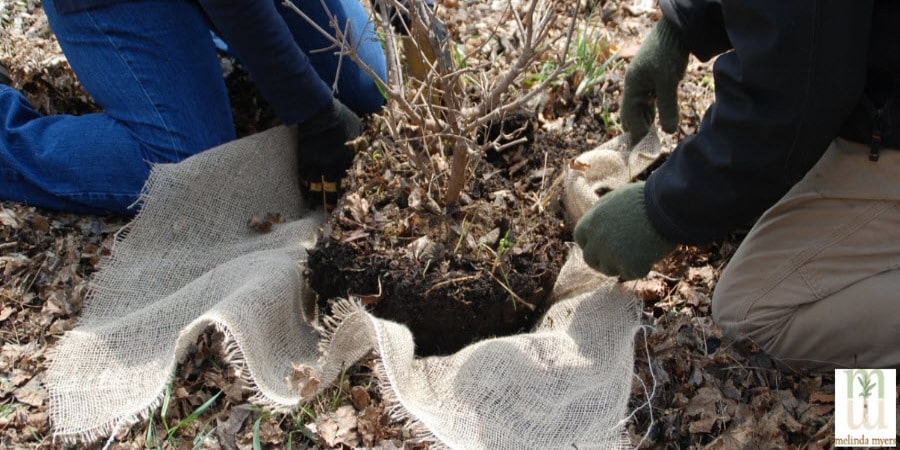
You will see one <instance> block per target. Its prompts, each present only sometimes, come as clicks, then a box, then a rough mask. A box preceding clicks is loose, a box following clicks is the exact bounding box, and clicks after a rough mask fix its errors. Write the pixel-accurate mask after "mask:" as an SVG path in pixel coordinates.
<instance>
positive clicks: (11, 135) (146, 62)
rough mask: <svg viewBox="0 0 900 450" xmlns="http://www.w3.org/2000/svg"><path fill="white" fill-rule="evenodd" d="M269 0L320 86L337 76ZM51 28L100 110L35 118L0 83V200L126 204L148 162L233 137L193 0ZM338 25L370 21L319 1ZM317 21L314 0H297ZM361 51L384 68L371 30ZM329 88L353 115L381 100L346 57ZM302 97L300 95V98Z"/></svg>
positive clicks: (311, 40)
mask: <svg viewBox="0 0 900 450" xmlns="http://www.w3.org/2000/svg"><path fill="white" fill-rule="evenodd" d="M275 1H276V3H278V8H279V10H281V11H282V14H283V16H284V18H285V20H286V21H287V23H288V24H289V26H290V28H291V31H292V33H293V35H294V38H295V40H296V41H297V43H298V45H300V48H301V49H302V50H304V52H306V53H307V55H308V56H309V57H310V59H311V61H312V63H313V65H314V67H315V69H316V72H317V73H318V74H319V75H320V77H322V79H323V80H324V81H325V83H326V84H328V85H331V84H332V82H333V80H334V79H335V73H336V71H337V67H338V59H337V57H336V56H334V55H333V54H332V53H333V52H312V53H311V52H310V50H315V49H320V48H325V47H327V46H328V44H327V42H326V40H325V38H324V37H322V36H321V35H320V34H319V33H318V31H316V30H315V29H313V28H312V27H311V26H310V25H308V24H307V23H306V22H305V21H304V20H302V19H301V18H300V17H299V16H298V15H297V14H296V12H294V11H291V10H289V9H287V8H285V7H284V6H281V5H280V0H275ZM42 4H43V7H44V11H45V12H46V14H47V17H48V19H49V22H50V26H51V28H52V30H53V32H54V34H55V35H56V37H57V39H58V40H59V43H60V46H61V47H62V48H63V51H64V52H65V55H66V58H67V60H68V61H69V64H70V65H71V66H72V69H73V70H74V71H75V73H76V74H77V76H78V79H79V81H80V82H81V83H82V85H84V87H85V89H86V90H87V91H88V92H89V93H90V94H91V96H92V97H93V98H94V100H95V101H96V102H97V104H99V105H100V106H101V107H102V109H103V111H102V112H99V113H94V114H86V115H81V116H73V115H53V116H42V115H41V114H39V113H38V112H37V111H35V109H34V108H33V107H32V105H31V104H30V103H29V102H28V100H27V99H26V98H25V97H24V96H23V95H22V94H21V93H20V92H19V91H17V90H15V89H12V88H10V87H7V86H0V120H2V123H0V198H3V199H6V200H13V201H18V202H23V203H27V204H30V205H34V206H40V207H45V208H51V209H57V210H63V211H70V212H77V213H95V214H103V213H114V214H133V213H135V212H136V210H137V206H136V202H137V201H138V200H139V194H140V192H141V189H142V188H143V185H144V182H145V181H146V180H147V177H148V175H149V171H150V167H151V165H152V164H154V163H170V162H178V161H180V160H182V159H184V158H187V157H189V156H191V155H194V154H196V153H199V152H201V151H203V150H206V149H209V148H211V147H214V146H217V145H219V144H222V143H225V142H227V141H230V140H233V139H235V129H234V122H233V118H232V115H231V107H230V102H229V99H228V93H227V91H226V88H225V82H224V79H223V77H222V71H221V68H220V65H219V61H218V58H217V55H216V49H215V46H214V44H213V40H212V38H211V35H210V29H209V25H208V21H207V19H206V17H205V16H204V14H203V11H202V10H201V8H200V6H199V5H197V4H196V3H194V2H191V1H176V2H172V1H136V2H127V3H120V4H115V5H112V6H107V7H102V8H98V9H92V10H88V11H85V12H81V13H76V14H71V15H64V16H60V15H57V14H56V11H55V8H54V4H53V0H43V2H42ZM326 4H327V5H328V8H329V10H330V11H331V12H332V13H334V14H335V15H336V16H337V17H338V19H339V23H344V22H345V21H346V20H347V19H349V20H350V21H351V23H352V24H353V29H355V30H363V29H365V30H366V32H367V33H366V34H367V35H368V36H374V30H373V27H372V25H371V23H369V22H368V18H367V15H366V12H365V10H364V9H363V8H362V5H361V4H360V3H359V0H326ZM298 5H302V6H301V8H303V9H304V11H307V10H309V11H307V13H308V14H309V15H310V16H312V17H313V18H315V19H316V20H317V21H319V23H320V24H322V26H323V28H325V29H329V28H328V27H327V18H326V16H325V14H324V10H322V8H321V6H320V5H321V3H320V2H319V1H318V0H316V1H303V2H298ZM361 43H362V44H361V46H360V52H361V56H362V57H363V59H364V60H365V61H367V62H368V64H369V66H370V67H373V68H375V70H376V71H377V72H381V73H380V75H381V76H382V77H384V72H385V62H384V53H383V51H382V49H381V47H380V44H379V43H378V42H377V41H376V40H375V39H373V38H369V39H363V40H362V41H361ZM338 80H339V84H338V87H337V92H336V93H335V95H336V96H337V97H338V98H339V99H341V101H343V102H344V103H345V104H347V105H348V106H349V107H350V108H352V109H354V110H355V111H356V112H357V113H360V114H363V113H367V112H373V111H376V110H378V109H380V108H381V106H382V105H383V103H384V98H383V97H382V96H381V94H380V93H379V92H378V90H377V88H376V87H375V84H374V82H373V81H372V79H371V78H370V77H369V76H368V75H366V74H365V73H364V72H363V71H362V69H360V68H359V67H358V66H356V65H355V64H353V63H351V62H350V61H348V60H345V61H343V63H342V64H341V73H340V76H339V77H338ZM302 100H303V99H298V101H302Z"/></svg>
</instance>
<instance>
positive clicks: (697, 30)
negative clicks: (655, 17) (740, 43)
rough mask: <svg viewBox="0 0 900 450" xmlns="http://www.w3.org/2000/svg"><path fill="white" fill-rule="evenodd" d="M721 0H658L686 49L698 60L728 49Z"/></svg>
mask: <svg viewBox="0 0 900 450" xmlns="http://www.w3.org/2000/svg"><path fill="white" fill-rule="evenodd" d="M721 3H722V2H721V0H702V1H697V0H660V1H659V8H660V9H661V10H662V12H663V15H664V16H665V19H666V20H668V21H669V23H670V24H672V27H674V28H675V29H676V30H678V32H679V34H680V35H681V37H682V40H683V41H684V44H685V46H687V48H688V50H690V52H691V53H693V54H694V56H696V57H697V58H698V59H700V60H701V61H708V60H709V59H711V58H712V57H713V56H716V55H718V54H720V53H723V52H725V51H728V50H729V49H731V41H730V40H729V38H728V34H727V33H726V32H725V20H724V17H723V16H722V4H721Z"/></svg>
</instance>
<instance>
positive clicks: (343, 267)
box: [308, 113, 604, 356]
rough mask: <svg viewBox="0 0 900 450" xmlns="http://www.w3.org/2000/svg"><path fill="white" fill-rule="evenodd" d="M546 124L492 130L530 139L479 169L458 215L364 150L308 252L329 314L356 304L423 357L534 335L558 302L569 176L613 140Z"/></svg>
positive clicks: (515, 123) (528, 120) (516, 119)
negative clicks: (594, 149) (342, 302)
mask: <svg viewBox="0 0 900 450" xmlns="http://www.w3.org/2000/svg"><path fill="white" fill-rule="evenodd" d="M544 118H545V117H544V116H542V117H541V120H543V119H544ZM538 120H539V119H538V115H537V114H534V113H522V114H517V115H515V116H511V117H509V118H507V119H506V120H505V121H504V122H503V123H498V124H494V125H493V126H491V127H488V129H486V130H485V134H487V135H488V137H489V138H490V137H491V135H492V134H494V133H499V132H501V130H502V132H503V133H509V132H510V131H511V130H522V131H521V133H522V134H521V136H525V137H527V138H528V139H527V142H526V143H525V144H522V145H519V146H516V147H512V148H508V149H506V150H503V151H489V152H487V153H486V154H485V155H484V157H483V158H481V160H479V161H472V162H470V169H474V170H473V171H472V172H471V173H470V177H469V181H468V184H467V186H466V189H465V190H464V195H463V200H462V202H461V204H460V205H459V206H457V207H450V208H447V207H441V206H439V205H438V204H437V202H434V201H431V200H430V199H428V198H426V199H424V200H421V199H419V198H416V196H417V195H420V194H417V192H420V191H421V187H418V186H417V185H416V183H415V182H413V181H410V180H412V179H413V178H414V173H411V172H410V173H402V172H403V171H404V169H403V168H402V167H400V168H398V167H397V166H396V165H395V164H393V163H391V162H388V161H385V159H384V158H379V152H378V151H377V150H372V151H369V152H364V153H363V154H360V155H359V156H358V158H357V165H356V170H351V172H350V187H349V189H348V192H351V193H353V194H350V195H348V196H345V197H344V198H343V199H342V200H341V202H340V203H339V204H338V205H337V207H336V208H335V210H334V211H333V212H332V216H331V219H330V220H329V221H328V225H327V226H326V228H325V229H324V230H323V233H322V236H321V237H320V239H319V242H318V244H317V245H316V247H315V248H314V249H313V250H312V251H311V252H310V256H309V261H308V279H309V283H310V286H311V287H312V288H313V289H314V290H315V291H316V292H317V293H318V294H319V298H320V307H321V308H323V309H324V310H325V311H327V310H328V308H329V302H328V300H329V299H334V298H338V297H340V298H347V297H350V296H352V297H356V298H359V299H360V300H361V301H362V302H363V304H365V305H368V306H369V309H370V310H371V311H372V312H373V314H375V315H377V316H378V317H382V318H386V319H390V320H393V321H396V322H399V323H402V324H405V325H406V326H407V327H408V328H409V329H410V331H411V332H412V334H413V336H414V338H415V343H416V354H417V355H420V356H427V355H438V354H448V353H453V352H455V351H457V350H459V349H460V348H462V347H464V346H466V345H468V344H470V343H473V342H476V341H478V340H481V339H484V338H488V337H493V336H504V335H510V334H515V333H520V332H526V331H528V330H530V329H531V328H532V326H533V325H534V324H535V322H536V321H537V319H538V318H540V316H541V314H542V313H543V312H544V311H546V309H547V307H548V306H549V305H548V299H549V294H550V292H551V291H552V288H553V284H554V283H555V281H556V277H557V275H558V273H559V270H560V268H561V267H562V264H563V263H564V261H565V257H566V254H567V250H566V244H565V242H566V241H570V240H571V233H570V231H569V230H567V229H566V227H565V226H564V223H563V211H562V210H561V207H560V205H559V202H558V201H556V200H558V199H557V197H558V195H559V189H560V183H559V181H560V177H561V176H562V174H563V169H564V167H565V165H566V164H567V163H568V161H570V160H571V159H572V158H573V157H575V156H577V154H578V153H580V152H582V151H584V150H585V148H586V147H587V146H588V144H587V143H586V142H585V136H587V135H597V134H602V133H604V131H603V130H602V129H600V128H599V127H600V125H598V124H597V121H596V120H584V121H583V124H570V125H569V127H568V129H565V130H564V129H562V128H559V127H557V128H554V127H540V126H537V125H538V123H537V121H538ZM369 128H370V129H372V128H376V127H369ZM535 130H538V131H535ZM373 136H374V135H373ZM373 139H377V138H375V137H373ZM378 144H379V143H378V142H375V144H374V145H372V146H370V150H371V149H372V148H377V147H378ZM398 170H399V171H400V172H401V173H399V174H398V173H395V172H396V171H398Z"/></svg>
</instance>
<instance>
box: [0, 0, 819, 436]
mask: <svg viewBox="0 0 900 450" xmlns="http://www.w3.org/2000/svg"><path fill="white" fill-rule="evenodd" d="M645 3H646V2H635V1H627V0H626V1H614V0H608V1H601V2H599V3H595V4H590V5H582V6H581V8H582V9H581V11H582V12H583V13H584V14H585V15H587V14H588V13H590V12H592V13H593V14H594V17H595V19H594V22H595V23H596V24H598V27H600V28H601V29H602V30H603V31H604V33H606V35H607V36H608V38H609V39H610V40H611V42H612V43H614V44H615V45H616V46H617V47H618V48H619V54H620V55H621V57H622V58H623V59H627V58H628V57H629V55H633V53H634V51H635V49H636V48H637V43H638V42H639V36H640V35H641V34H642V33H644V32H646V30H647V29H649V27H650V25H651V24H652V23H653V20H655V19H656V18H657V17H658V16H657V14H658V13H656V12H653V11H647V10H646V8H645V6H646V5H645ZM498 5H499V3H497V5H495V4H493V3H492V2H490V1H487V0H485V1H478V2H471V3H467V4H465V5H461V4H460V3H458V2H451V1H445V2H444V3H442V6H443V7H442V8H441V9H440V10H439V12H440V14H441V16H442V18H444V19H445V21H446V22H447V25H448V28H449V29H450V31H451V35H452V36H454V38H455V40H457V41H458V42H466V43H471V42H478V44H479V45H481V44H484V45H493V46H494V47H495V48H496V49H497V50H498V51H499V53H503V51H504V50H505V49H504V46H509V45H514V44H511V43H510V41H509V40H508V39H503V38H499V37H497V38H495V39H492V40H491V42H488V43H485V42H481V41H478V36H479V35H480V33H481V31H483V30H480V29H479V27H484V26H486V25H484V24H486V23H489V21H487V20H482V19H485V18H487V17H489V16H490V15H491V14H492V11H495V10H502V7H499V6H498ZM501 6H502V5H501ZM588 9H590V10H591V11H588ZM0 14H2V16H0V23H2V38H3V39H0V42H2V45H0V48H2V54H0V57H2V58H3V60H4V61H5V62H7V63H8V64H9V65H10V67H11V69H12V73H13V78H14V80H16V82H17V86H18V87H19V88H20V89H22V90H23V91H24V92H26V94H27V95H28V96H29V98H30V99H31V100H32V101H33V102H34V104H35V105H36V106H37V107H38V109H39V110H40V111H41V112H44V113H65V112H67V113H85V112H89V111H92V110H95V108H96V107H95V105H93V104H92V103H91V101H90V98H89V96H88V95H87V94H85V93H84V92H83V90H82V89H81V88H80V86H79V85H78V84H77V82H76V81H75V79H74V77H73V76H72V74H71V71H70V70H69V68H68V66H67V64H66V62H65V59H64V58H63V57H61V53H60V51H59V49H58V46H57V45H56V43H55V40H54V39H53V36H52V34H51V33H49V31H48V28H47V25H46V18H45V17H44V16H43V14H42V11H41V10H40V7H39V3H38V2H34V1H29V2H17V3H4V4H3V5H2V11H0ZM484 35H491V33H484ZM495 53H496V52H495ZM497 61H501V62H502V61H503V58H499V59H498V60H497ZM223 65H224V68H225V72H226V73H227V74H228V76H227V78H226V79H227V81H228V85H229V91H230V92H231V93H232V106H233V110H234V114H235V123H236V127H237V129H238V131H239V134H241V135H247V134H252V133H254V132H257V131H260V130H263V129H266V128H268V127H270V126H272V125H273V124H275V123H277V121H276V120H275V119H274V116H273V115H272V114H271V112H270V111H269V110H268V109H267V108H266V106H265V103H264V102H263V101H261V100H260V99H259V97H258V95H256V94H255V91H254V90H253V88H252V85H251V84H250V83H249V81H248V79H247V77H246V74H244V73H243V72H242V71H241V70H240V69H236V68H234V67H231V65H230V63H229V62H228V61H227V60H223ZM709 68H710V66H709V64H699V63H697V62H696V61H693V62H692V64H691V66H690V67H689V71H688V75H687V78H686V80H685V81H684V82H683V83H682V97H681V105H682V126H681V129H680V131H679V132H678V133H677V134H676V135H675V136H671V137H666V138H665V139H664V143H665V145H668V146H671V145H672V144H673V143H674V142H675V141H676V140H677V139H678V138H680V137H683V136H685V135H690V134H692V133H694V132H695V129H696V126H697V124H698V123H699V118H700V115H701V114H702V112H703V111H704V110H705V108H706V106H707V105H708V104H709V102H710V101H711V100H712V91H711V88H710V87H711V86H710V78H709ZM621 76H622V66H621V64H618V65H613V66H611V67H610V70H609V71H608V72H607V73H606V74H605V75H604V77H603V79H602V80H601V81H600V82H599V83H597V85H595V86H594V87H593V88H592V89H591V90H589V92H587V93H586V94H585V95H579V96H576V95H574V93H573V92H574V90H575V88H574V86H575V85H577V83H578V81H579V80H578V79H577V77H578V75H577V74H575V75H572V76H570V77H569V78H567V79H565V80H564V82H562V83H560V84H558V85H557V86H556V87H555V88H554V90H553V91H551V92H550V93H548V95H547V96H545V97H544V98H543V99H542V100H543V101H542V102H541V103H540V104H539V105H536V106H535V108H533V110H530V111H525V112H523V114H522V115H520V116H516V117H509V118H506V120H507V121H510V122H516V123H518V124H519V125H521V124H527V125H529V126H530V130H531V132H532V133H533V137H532V138H530V139H529V141H528V142H527V143H526V144H524V145H521V146H519V147H514V148H511V149H507V150H506V151H504V152H502V153H493V154H488V155H485V156H484V158H483V159H482V160H481V161H479V162H478V163H477V164H475V165H474V167H475V168H474V170H473V176H472V178H471V181H470V183H469V186H468V190H467V197H466V198H464V199H463V202H462V205H461V206H460V207H459V208H458V209H455V210H452V211H449V212H447V211H441V210H439V209H438V210H435V208H434V207H433V205H431V203H430V201H429V196H428V195H427V192H424V193H423V192H422V191H421V190H419V189H417V187H416V186H409V185H403V180H404V177H403V174H404V170H410V169H408V168H405V167H404V166H403V165H402V164H400V165H397V164H394V163H392V162H389V161H385V158H383V157H382V158H381V159H379V158H378V155H377V152H367V153H365V154H361V155H360V157H359V158H357V163H356V165H355V166H354V169H353V170H351V182H352V186H353V188H352V189H351V190H350V193H349V195H347V196H346V197H345V198H344V199H343V200H342V202H341V203H340V204H339V206H338V208H337V209H335V210H334V211H333V213H332V216H331V218H332V219H331V220H330V221H329V223H328V225H327V226H326V227H325V228H324V229H323V230H322V239H321V241H320V244H319V245H318V246H317V247H316V249H315V251H314V252H313V254H312V256H311V262H312V264H311V265H312V266H313V267H312V270H311V271H310V274H309V275H310V281H311V283H312V284H313V286H314V287H315V288H316V289H318V290H319V292H320V294H322V297H323V298H328V297H332V296H347V295H350V294H352V295H356V296H359V297H360V298H361V299H362V300H363V301H364V302H366V303H368V304H370V305H371V308H372V309H373V310H374V311H375V313H376V314H379V315H383V316H390V317H393V318H395V319H396V320H398V321H401V322H405V323H408V324H409V325H410V327H411V328H412V329H413V331H414V333H415V335H416V337H417V343H418V345H419V349H418V351H419V353H421V354H439V353H446V352H451V351H453V350H455V349H456V348H459V347H460V346H462V345H465V344H466V343H468V342H470V341H472V340H477V339H480V338H483V337H488V336H492V335H502V334H510V333H517V332H521V331H523V330H527V329H528V327H529V326H530V324H531V323H533V321H534V320H535V319H536V318H537V316H538V315H539V314H540V312H541V311H542V310H543V308H544V307H545V305H544V304H543V301H544V300H545V299H546V298H545V296H546V294H547V293H548V292H549V289H550V287H551V286H552V283H553V281H554V280H555V277H556V274H557V273H558V270H559V268H560V266H561V264H562V261H563V260H564V257H565V247H564V245H563V242H565V241H567V240H570V239H571V236H570V235H569V234H568V232H567V231H566V230H565V228H564V227H563V226H562V219H561V217H562V216H561V214H560V211H559V209H558V206H557V205H556V203H555V202H554V201H552V198H553V197H554V195H553V194H554V192H555V191H554V189H556V186H555V185H554V181H555V180H556V179H557V178H558V176H559V175H560V174H561V171H562V169H563V168H564V167H565V166H564V165H565V163H566V162H567V161H568V160H570V159H571V158H572V157H574V156H575V155H577V154H578V153H580V152H583V151H586V150H589V149H591V148H593V147H594V146H596V145H597V144H599V143H601V142H603V141H605V140H607V139H609V138H610V137H611V136H614V135H616V134H617V133H618V132H619V131H618V129H617V127H616V125H615V120H614V116H615V111H616V109H617V104H618V100H619V98H620V95H621ZM601 118H605V119H606V120H601ZM514 128H518V127H514ZM377 130H378V123H377V120H373V121H370V123H369V130H368V134H369V136H370V139H371V141H370V142H375V141H376V140H377V136H378V133H377ZM378 186H381V187H382V188H381V189H379V188H378ZM385 187H390V189H386V188H385ZM548 199H550V201H547V200H548ZM251 219H252V218H248V220H251ZM126 220H127V219H125V218H118V217H94V216H76V215H71V214H61V213H58V212H53V211H46V210H41V209H36V208H32V207H28V206H25V205H21V204H16V203H12V202H0V276H2V283H0V285H2V287H0V296H2V301H3V303H2V307H0V336H2V347H0V428H2V430H3V434H2V436H0V445H2V446H4V447H7V448H13V447H15V448H56V447H58V445H57V444H54V442H53V441H52V437H51V436H50V434H49V423H48V416H47V403H48V399H47V392H46V390H45V389H44V388H43V386H42V384H41V380H42V378H43V374H44V371H45V368H46V366H47V363H48V361H49V358H51V356H49V355H50V354H51V352H50V351H51V350H52V348H53V347H54V345H55V344H56V342H57V340H58V338H59V337H60V336H61V335H62V333H64V332H65V331H67V330H69V329H71V328H72V327H73V326H74V325H75V324H76V322H77V316H78V312H79V311H80V308H81V303H82V301H83V299H84V294H85V291H86V288H87V283H88V282H89V281H90V278H91V275H92V274H93V273H94V272H95V271H96V265H97V264H98V263H99V262H100V261H102V259H103V258H104V257H105V256H107V255H109V253H110V252H111V251H112V244H113V240H114V234H115V232H116V231H118V229H120V228H121V227H122V226H123V225H124V224H125V223H126ZM742 237H743V233H735V234H733V235H732V236H729V237H728V238H726V239H724V240H722V241H719V242H716V243H714V244H711V245H709V246H706V247H702V248H680V249H679V250H678V251H676V253H675V254H674V255H672V256H671V257H669V258H667V259H666V260H665V261H663V262H661V263H660V264H658V265H657V266H656V268H655V271H654V272H652V273H651V275H650V276H649V277H647V278H646V279H644V280H641V281H637V282H634V283H633V284H634V286H633V287H634V289H635V290H636V291H637V292H638V293H639V294H640V296H641V297H642V298H643V299H644V301H645V307H644V318H643V321H644V324H645V325H646V327H645V328H644V330H643V331H642V332H640V333H639V334H638V336H637V337H636V339H635V354H636V363H635V381H634V383H633V386H632V400H631V405H630V406H631V409H632V410H633V411H634V413H633V415H632V416H631V417H630V419H629V421H628V425H627V431H628V433H629V435H630V439H631V441H632V443H633V444H634V445H635V446H640V447H642V448H672V449H678V448H713V449H719V448H721V449H730V448H829V447H831V446H833V438H834V436H833V408H834V403H833V402H834V395H833V394H834V385H833V383H834V379H833V376H832V375H830V374H815V373H807V372H802V371H800V372H781V371H778V370H776V369H775V368H774V365H773V364H772V361H771V360H769V359H768V358H767V357H765V356H764V355H763V354H762V353H760V352H759V350H758V349H756V348H754V347H753V346H752V345H750V344H747V343H742V342H732V341H729V340H727V339H725V338H724V337H723V336H722V332H721V330H720V329H719V328H718V327H717V326H716V325H715V324H714V323H713V322H712V320H711V317H710V304H709V301H710V300H709V299H710V293H711V292H712V290H713V288H714V287H715V283H716V280H717V279H718V276H719V274H720V273H721V270H722V268H723V267H724V265H725V264H726V263H727V261H728V258H729V257H730V256H731V254H732V253H733V252H734V250H735V249H736V247H737V246H738V245H739V243H740V240H741V239H742ZM323 306H325V307H327V305H323ZM416 308H419V309H416ZM447 324H453V326H452V327H448V325H447ZM223 354H224V351H223V336H222V335H221V334H220V333H217V332H215V331H212V330H211V331H209V332H207V333H206V334H204V335H201V337H200V338H199V339H198V341H197V342H196V343H195V345H194V346H193V348H192V349H191V351H190V353H189V356H188V358H187V359H186V360H185V361H184V362H182V363H181V364H180V365H179V368H178V373H177V374H176V378H175V381H174V382H173V385H172V388H171V391H170V394H169V397H170V402H169V406H168V408H167V409H166V410H165V411H164V412H162V413H161V412H157V413H156V414H155V415H154V416H153V417H152V418H151V419H150V420H148V421H145V422H143V423H140V424H137V425H135V426H134V427H131V428H130V429H124V430H120V432H119V433H118V434H117V435H116V436H113V439H112V440H111V441H110V443H112V447H113V448H147V447H152V448H156V447H160V448H190V447H195V448H253V447H254V445H258V446H259V447H262V448H282V447H285V446H288V445H291V446H292V447H294V448H308V447H313V448H346V447H348V446H349V447H354V446H367V447H371V446H375V445H379V446H382V447H383V448H403V447H404V446H406V447H407V448H408V447H409V444H406V443H405V442H404V440H405V437H406V436H405V434H404V431H403V428H402V424H401V423H394V422H392V421H391V420H389V418H388V416H387V415H386V414H385V413H384V406H383V402H382V399H380V398H379V396H378V393H377V391H376V390H375V389H374V388H373V385H374V378H373V375H372V361H371V359H370V358H366V359H364V360H363V361H360V362H359V363H358V364H356V365H354V366H352V367H350V368H348V369H347V371H346V372H345V373H344V374H343V375H342V376H341V377H340V379H339V380H338V381H337V382H336V383H335V384H334V386H332V387H331V388H330V389H329V390H327V391H326V392H325V393H324V394H322V395H320V396H319V397H318V398H317V399H316V400H315V401H314V402H312V403H311V404H309V405H307V406H306V407H304V408H302V409H300V410H298V411H297V412H295V413H293V414H270V413H267V412H265V411H262V410H260V409H258V408H255V407H253V406H251V405H250V404H249V403H248V398H249V396H250V394H251V392H250V389H249V387H248V386H246V385H244V384H243V383H242V382H241V381H240V378H239V377H238V376H237V374H236V370H235V369H234V368H230V367H229V366H228V365H227V364H225V363H224V362H223V360H222V355H223ZM510 376H514V374H510ZM648 397H649V401H648ZM211 399H212V400H211ZM204 405H207V407H205V408H204ZM198 413H199V414H198ZM161 415H162V416H164V417H165V419H166V420H165V421H163V420H162V418H161ZM192 415H197V417H196V418H194V419H192V417H193V416H192ZM176 424H180V426H176ZM102 444H103V443H97V444H95V447H98V448H99V447H100V446H102Z"/></svg>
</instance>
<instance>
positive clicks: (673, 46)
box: [653, 17, 690, 59]
mask: <svg viewBox="0 0 900 450" xmlns="http://www.w3.org/2000/svg"><path fill="white" fill-rule="evenodd" d="M653 34H654V36H655V38H656V40H657V42H658V43H659V46H660V47H661V48H662V49H665V50H668V51H674V52H676V53H677V54H678V56H683V57H684V58H685V59H687V57H688V54H690V50H688V48H687V45H685V43H684V39H682V37H681V34H680V33H679V31H678V29H676V28H675V26H673V25H672V24H671V23H669V21H668V20H667V19H666V18H665V17H663V18H661V19H659V20H657V21H656V25H654V26H653Z"/></svg>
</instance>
